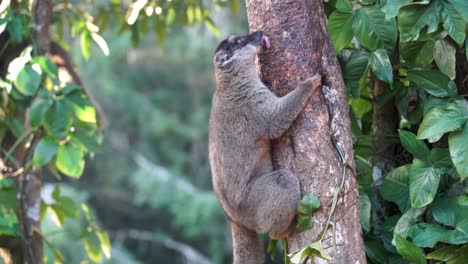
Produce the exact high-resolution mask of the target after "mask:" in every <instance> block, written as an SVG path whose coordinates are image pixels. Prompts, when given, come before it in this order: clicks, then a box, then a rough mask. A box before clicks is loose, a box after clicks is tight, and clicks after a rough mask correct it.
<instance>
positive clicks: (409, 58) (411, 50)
mask: <svg viewBox="0 0 468 264" xmlns="http://www.w3.org/2000/svg"><path fill="white" fill-rule="evenodd" d="M434 45H435V41H434V40H432V39H429V40H427V41H411V42H400V56H401V57H402V58H403V59H404V60H405V62H407V63H409V64H410V65H414V66H426V65H428V64H430V63H431V62H432V61H433V60H434Z"/></svg>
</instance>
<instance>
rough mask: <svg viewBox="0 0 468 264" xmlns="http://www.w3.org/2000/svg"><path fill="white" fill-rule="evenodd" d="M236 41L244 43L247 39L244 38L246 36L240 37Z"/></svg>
mask: <svg viewBox="0 0 468 264" xmlns="http://www.w3.org/2000/svg"><path fill="white" fill-rule="evenodd" d="M236 42H237V44H242V43H244V42H245V39H244V38H238V39H237V40H236Z"/></svg>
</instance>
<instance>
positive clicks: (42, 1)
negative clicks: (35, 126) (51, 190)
mask: <svg viewBox="0 0 468 264" xmlns="http://www.w3.org/2000/svg"><path fill="white" fill-rule="evenodd" d="M32 7H33V8H32V19H33V32H32V37H33V43H34V44H35V45H34V47H35V54H36V55H42V56H48V55H49V53H50V47H51V45H50V43H51V40H50V32H49V28H50V24H51V20H52V3H51V1H50V0H36V1H34V2H33V5H32ZM25 120H28V118H25ZM41 134H42V133H41V131H38V132H35V133H34V134H33V135H32V138H31V139H30V140H31V141H30V146H29V147H28V148H26V147H25V151H24V154H23V157H22V160H23V167H25V166H26V164H27V163H29V161H30V160H31V159H32V151H33V150H34V148H35V147H36V145H37V142H38V141H39V139H40V137H41ZM19 180H20V184H19V192H20V195H19V206H20V210H19V211H20V225H21V232H22V234H23V236H24V241H25V245H24V248H25V250H24V253H25V260H26V261H25V262H26V263H28V264H32V263H34V264H36V263H37V264H41V263H43V260H42V257H43V252H42V249H43V241H42V239H43V238H42V234H41V222H40V214H41V185H42V173H41V171H40V170H28V169H26V170H25V171H24V173H22V175H21V176H20V179H19Z"/></svg>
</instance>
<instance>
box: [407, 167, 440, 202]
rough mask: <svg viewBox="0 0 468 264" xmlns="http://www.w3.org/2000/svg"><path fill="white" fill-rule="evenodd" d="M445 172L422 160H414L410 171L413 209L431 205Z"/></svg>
mask: <svg viewBox="0 0 468 264" xmlns="http://www.w3.org/2000/svg"><path fill="white" fill-rule="evenodd" d="M442 173H443V172H442V171H441V169H436V168H434V167H432V166H431V165H428V164H426V163H424V162H423V161H421V160H418V159H414V160H413V165H411V169H410V200H411V206H412V207H413V208H420V207H423V206H425V205H428V204H430V203H431V202H432V201H433V200H434V197H435V195H436V192H437V188H438V187H439V181H440V176H441V174H442Z"/></svg>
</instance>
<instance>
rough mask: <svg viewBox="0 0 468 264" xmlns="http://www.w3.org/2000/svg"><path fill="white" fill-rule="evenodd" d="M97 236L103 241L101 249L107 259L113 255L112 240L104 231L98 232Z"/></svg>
mask: <svg viewBox="0 0 468 264" xmlns="http://www.w3.org/2000/svg"><path fill="white" fill-rule="evenodd" d="M96 233H97V236H98V237H99V241H100V242H101V250H102V252H103V253H104V256H105V257H106V258H107V259H110V257H111V248H112V247H111V242H110V239H109V235H108V234H107V233H106V232H104V231H100V232H99V231H98V232H96Z"/></svg>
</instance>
